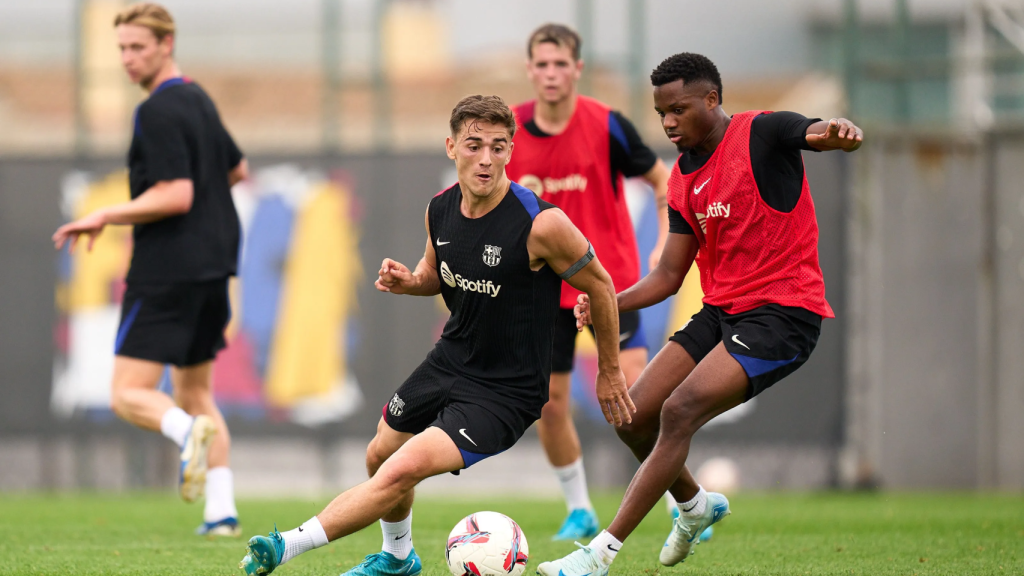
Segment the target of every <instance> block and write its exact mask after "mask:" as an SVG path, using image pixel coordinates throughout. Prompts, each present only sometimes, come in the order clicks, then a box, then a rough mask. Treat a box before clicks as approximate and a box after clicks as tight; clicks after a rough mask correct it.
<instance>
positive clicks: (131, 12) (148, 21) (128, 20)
mask: <svg viewBox="0 0 1024 576" xmlns="http://www.w3.org/2000/svg"><path fill="white" fill-rule="evenodd" d="M121 24H132V25H135V26H142V27H144V28H149V30H150V32H152V33H153V35H154V36H156V39H157V41H163V39H164V38H165V37H167V36H174V18H171V13H170V12H168V11H167V8H164V7H163V6H161V5H159V4H156V3H153V2H141V3H139V4H132V5H131V6H128V7H127V8H125V9H124V10H122V11H121V12H120V13H118V15H117V18H114V27H115V28H116V27H118V26H120V25H121Z"/></svg>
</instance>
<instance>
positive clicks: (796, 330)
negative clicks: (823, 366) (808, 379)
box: [669, 304, 821, 400]
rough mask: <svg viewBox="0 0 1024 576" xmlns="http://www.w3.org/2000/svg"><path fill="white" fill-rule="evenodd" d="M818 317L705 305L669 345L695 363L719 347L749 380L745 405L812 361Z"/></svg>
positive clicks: (784, 309) (774, 308)
mask: <svg viewBox="0 0 1024 576" xmlns="http://www.w3.org/2000/svg"><path fill="white" fill-rule="evenodd" d="M820 333H821V316H818V315H817V314H815V313H814V312H810V311H808V310H804V309H803V308H794V307H790V306H780V305H778V304H767V305H765V306H759V307H757V308H754V309H753V310H747V311H746V312H740V313H737V314H726V313H725V312H724V311H722V309H721V308H719V307H717V306H711V305H710V304H705V305H704V307H703V308H701V310H700V312H697V313H696V314H694V315H693V317H692V318H690V320H689V322H687V323H686V324H685V325H684V326H683V327H682V328H680V329H679V331H677V332H676V333H675V334H673V335H672V336H671V337H670V338H669V340H670V341H672V342H676V343H677V344H679V345H680V346H682V347H683V349H685V350H686V351H687V352H688V353H689V354H690V356H691V357H692V358H693V360H694V361H695V362H697V363H700V361H701V360H703V359H704V357H705V356H707V355H708V353H709V352H711V350H712V349H713V348H714V347H715V346H717V345H718V343H719V342H722V343H724V345H725V350H726V351H727V352H729V354H731V355H732V357H733V358H735V359H736V361H738V362H739V363H740V366H742V367H743V370H744V371H745V372H746V373H747V377H748V378H749V379H750V384H749V386H748V388H747V400H749V399H751V398H753V397H754V396H757V395H758V394H760V393H761V392H764V391H765V390H767V389H768V388H769V387H771V385H772V384H775V383H776V382H778V381H779V380H782V379H783V378H785V377H786V376H788V375H790V374H792V373H793V372H795V371H796V369H797V368H799V367H800V366H802V365H803V363H804V362H806V361H807V359H808V358H810V356H811V352H812V351H813V350H814V346H815V345H816V344H817V343H818V335H819V334H820Z"/></svg>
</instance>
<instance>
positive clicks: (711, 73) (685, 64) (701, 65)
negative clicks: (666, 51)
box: [651, 52, 722, 102]
mask: <svg viewBox="0 0 1024 576" xmlns="http://www.w3.org/2000/svg"><path fill="white" fill-rule="evenodd" d="M676 80H682V81H683V83H684V84H690V83H691V82H699V81H701V80H703V81H704V82H707V83H709V84H711V85H712V86H714V87H715V90H718V101H719V102H722V77H721V75H719V74H718V68H717V67H716V66H715V63H714V62H712V61H711V60H709V59H708V57H707V56H703V55H701V54H694V53H692V52H681V53H679V54H673V55H672V56H669V57H668V58H665V59H664V60H662V61H661V64H658V67H657V68H655V69H654V72H651V84H653V85H654V86H664V85H665V84H668V83H669V82H675V81H676Z"/></svg>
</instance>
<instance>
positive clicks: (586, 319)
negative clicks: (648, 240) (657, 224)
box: [574, 234, 698, 330]
mask: <svg viewBox="0 0 1024 576" xmlns="http://www.w3.org/2000/svg"><path fill="white" fill-rule="evenodd" d="M697 248H698V246H697V237H696V236H694V235H693V234H669V235H668V240H667V241H666V242H665V251H664V252H663V253H662V257H661V260H659V261H658V265H657V266H656V267H655V268H654V270H652V271H651V273H650V274H648V275H647V276H644V277H643V278H641V279H640V281H639V282H637V283H636V284H634V285H633V286H631V287H630V288H627V289H626V290H623V291H622V292H620V293H619V294H618V297H617V301H618V305H619V311H620V312H629V311H631V310H640V309H641V308H647V307H648V306H653V305H655V304H657V303H658V302H661V301H662V300H664V299H666V298H668V297H669V296H671V295H673V294H675V293H676V292H678V291H679V287H680V286H682V285H683V280H684V279H685V278H686V273H687V272H689V270H690V267H691V266H693V259H694V258H695V257H696V256H697ZM590 308H591V306H590V298H589V297H588V296H587V295H586V294H580V296H579V299H578V300H577V304H576V308H575V311H574V312H575V314H576V328H577V329H578V330H582V329H583V327H584V326H586V325H588V324H590V323H591V322H592V318H591V312H590Z"/></svg>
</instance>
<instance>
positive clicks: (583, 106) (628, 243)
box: [505, 96, 640, 308]
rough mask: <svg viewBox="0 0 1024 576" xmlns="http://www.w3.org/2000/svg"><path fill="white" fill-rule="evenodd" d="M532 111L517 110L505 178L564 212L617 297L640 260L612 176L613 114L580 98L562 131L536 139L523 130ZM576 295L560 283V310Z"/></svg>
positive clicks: (636, 273)
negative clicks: (609, 279) (610, 121)
mask: <svg viewBox="0 0 1024 576" xmlns="http://www.w3.org/2000/svg"><path fill="white" fill-rule="evenodd" d="M534 105H535V102H534V101H530V102H526V103H523V104H520V105H519V106H516V107H515V114H516V120H517V122H518V123H519V129H518V130H517V131H516V135H515V139H514V141H515V149H513V150H512V160H511V161H510V162H509V163H508V166H506V167H505V172H506V173H507V174H508V177H509V178H510V179H512V180H513V181H514V182H518V183H519V184H521V185H523V186H525V187H527V188H529V189H531V190H533V191H534V192H535V193H536V194H538V195H539V196H540V197H541V199H543V200H546V201H548V202H550V203H552V204H554V205H555V206H558V207H559V208H561V209H562V211H563V212H565V214H566V216H568V217H569V219H570V220H572V223H573V224H575V225H576V227H577V228H579V229H580V231H581V232H583V235H584V236H586V237H587V239H588V240H590V242H591V244H593V246H594V253H595V254H597V258H598V259H599V260H600V261H601V264H602V265H603V266H604V267H605V269H606V270H607V271H608V274H609V275H611V277H612V281H613V282H614V284H615V290H616V291H619V292H621V291H622V290H625V289H626V288H629V287H630V286H632V285H633V284H636V282H637V280H639V279H640V257H639V255H638V252H637V246H636V236H635V234H634V233H633V222H632V221H631V220H630V218H629V209H628V208H627V206H626V195H625V192H624V191H623V187H622V177H621V176H618V175H617V176H615V178H616V179H618V182H617V183H616V182H615V181H614V180H613V179H612V178H613V177H612V174H611V158H610V156H611V143H610V140H609V138H611V136H610V134H609V130H608V115H609V114H610V113H611V108H609V107H607V106H605V105H604V104H602V103H600V102H598V101H597V100H594V99H592V98H587V97H586V96H579V97H578V100H577V101H576V111H575V112H574V113H573V116H572V119H571V120H570V121H569V125H568V126H567V127H566V129H565V131H564V132H562V133H561V134H558V135H556V136H543V137H538V136H534V135H533V134H530V133H529V132H527V131H526V129H525V128H523V125H524V124H526V123H527V122H529V121H530V120H531V119H532V118H533V109H534ZM616 184H618V192H616V186H615V185H616ZM579 294H580V292H579V291H578V290H576V289H575V288H573V287H571V286H569V285H568V284H566V283H564V282H563V283H562V299H561V306H562V308H572V307H573V306H575V305H576V296H578V295H579Z"/></svg>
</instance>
